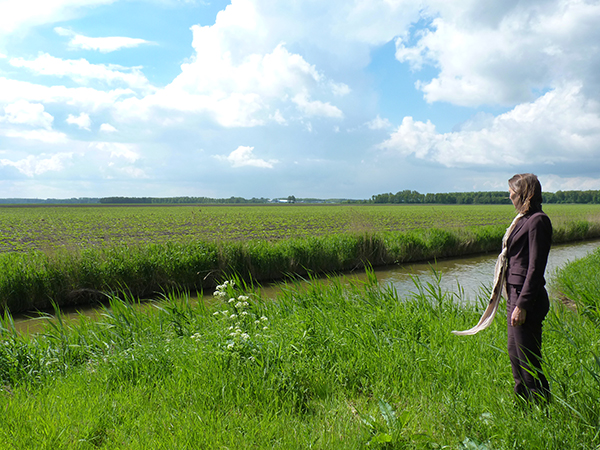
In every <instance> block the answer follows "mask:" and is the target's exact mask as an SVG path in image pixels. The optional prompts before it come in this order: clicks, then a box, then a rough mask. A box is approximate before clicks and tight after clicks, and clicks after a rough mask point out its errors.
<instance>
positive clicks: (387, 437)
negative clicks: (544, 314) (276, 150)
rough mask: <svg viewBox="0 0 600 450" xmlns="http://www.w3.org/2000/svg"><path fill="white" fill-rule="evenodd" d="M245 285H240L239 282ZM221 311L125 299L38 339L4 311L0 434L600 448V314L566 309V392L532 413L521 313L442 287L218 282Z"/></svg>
mask: <svg viewBox="0 0 600 450" xmlns="http://www.w3.org/2000/svg"><path fill="white" fill-rule="evenodd" d="M240 284H241V283H238V285H240ZM219 292H223V293H224V294H223V295H222V297H221V296H217V299H219V301H217V302H216V303H215V304H214V305H212V306H211V307H204V306H202V305H197V306H193V305H190V304H189V303H187V302H186V300H185V298H183V299H177V298H171V299H167V300H166V301H164V302H162V303H159V304H157V305H156V308H155V309H154V310H153V312H150V313H149V312H148V311H146V312H140V311H138V310H136V309H135V308H133V307H132V306H131V305H129V304H127V303H123V302H121V301H120V300H118V299H113V300H112V302H111V308H110V309H107V310H106V311H105V313H104V317H103V319H102V320H99V321H97V322H92V321H89V320H86V319H83V318H82V322H80V323H78V324H76V325H72V326H67V325H66V324H62V323H61V322H53V325H49V327H48V329H47V331H46V332H45V333H43V334H41V335H37V336H32V337H21V336H19V335H17V334H16V333H12V332H11V331H10V328H11V327H10V322H9V320H8V318H6V319H5V321H4V323H3V326H4V331H3V344H2V346H0V377H1V383H2V385H3V386H4V387H3V390H2V392H1V393H0V398H2V405H3V408H0V444H1V446H2V448H15V449H24V448H27V449H53V450H54V449H57V450H58V449H91V448H107V449H108V448H119V449H147V448H153V449H198V448H236V449H243V448H282V449H294V448H297V449H306V448H316V449H333V448H340V449H352V448H414V449H432V448H452V449H537V448H543V449H561V450H562V449H565V448H569V449H597V448H598V445H600V437H599V434H600V405H599V404H598V401H597V399H598V394H599V392H600V382H599V380H600V361H598V358H597V356H596V355H598V352H599V351H600V348H599V347H598V346H599V345H600V344H599V342H600V340H599V331H598V327H597V325H596V324H594V323H593V322H591V321H590V320H588V319H587V318H586V317H585V316H582V315H578V314H575V313H573V312H572V311H569V310H567V309H564V308H562V307H561V306H560V305H553V307H552V311H551V313H550V315H549V317H548V319H547V321H546V324H545V345H544V355H545V367H546V371H547V374H548V376H549V378H550V380H551V383H552V385H551V387H552V391H553V394H554V401H553V403H551V404H550V405H549V406H548V407H547V409H541V408H538V407H535V406H533V407H525V408H523V407H519V406H517V407H515V405H514V399H513V396H512V381H511V373H510V367H509V361H508V356H507V354H506V351H505V346H506V330H505V321H504V318H503V317H502V316H503V314H501V313H500V314H499V317H497V318H496V321H495V322H494V324H493V325H492V326H491V327H490V328H489V329H487V330H485V331H484V332H482V333H480V334H479V335H476V336H472V337H456V336H453V335H452V334H451V333H450V331H451V330H454V329H465V328H467V327H470V326H471V325H473V324H474V323H475V322H476V321H477V320H478V317H479V314H480V312H481V309H482V307H481V306H479V307H474V306H471V307H469V306H458V305H459V304H460V302H456V301H455V300H456V299H455V298H453V297H452V296H451V295H449V294H447V293H444V292H441V291H440V290H439V289H438V287H437V286H436V285H427V286H420V287H419V289H415V292H419V294H416V295H414V296H413V297H411V298H405V299H399V298H398V297H397V294H396V292H395V291H394V290H393V288H390V287H387V286H379V285H377V281H376V280H375V277H374V276H371V277H370V278H369V281H367V282H365V283H363V284H356V285H354V286H342V285H341V284H339V283H337V282H334V283H331V284H329V285H327V286H325V285H323V284H319V283H317V282H313V283H312V284H310V285H309V286H308V287H305V288H303V289H302V290H300V289H299V288H294V287H293V286H290V287H289V288H288V289H286V290H285V291H284V293H283V294H281V295H280V296H279V297H278V298H277V299H276V301H270V302H262V301H261V299H260V296H259V295H255V294H253V293H252V292H250V290H249V289H236V288H235V287H232V286H231V285H227V286H223V285H221V287H220V288H219Z"/></svg>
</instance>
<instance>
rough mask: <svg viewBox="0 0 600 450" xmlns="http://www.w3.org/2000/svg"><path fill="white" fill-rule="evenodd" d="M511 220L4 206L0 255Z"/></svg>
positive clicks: (556, 210) (469, 211)
mask: <svg viewBox="0 0 600 450" xmlns="http://www.w3.org/2000/svg"><path fill="white" fill-rule="evenodd" d="M546 209H547V212H548V214H549V215H550V217H551V218H552V220H553V222H555V223H556V224H560V223H563V222H570V221H573V220H585V221H589V222H595V221H599V220H600V205H548V206H547V208H546ZM513 216H514V209H513V208H512V206H508V205H476V206H475V205H360V206H357V205H311V206H309V205H306V206H303V205H302V206H301V205H272V206H270V205H265V206H179V207H168V206H146V207H135V206H131V207H101V206H89V207H77V208H71V207H37V208H29V207H19V208H15V207H2V208H0V253H2V252H14V251H17V252H27V251H31V250H40V251H43V252H45V253H53V252H56V251H58V250H59V249H65V248H66V249H74V250H83V249H88V248H90V247H105V246H113V245H123V244H126V245H132V244H139V243H155V244H157V243H165V242H187V241H193V240H203V241H240V240H244V241H245V240H268V241H273V240H281V239H290V238H306V237H314V236H326V235H334V234H340V233H365V232H366V233H378V232H389V231H402V232H407V231H411V230H416V229H427V228H439V229H456V228H465V227H479V226H487V225H504V226H505V225H506V224H508V223H509V222H510V220H511V218H512V217H513Z"/></svg>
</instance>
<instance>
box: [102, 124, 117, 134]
mask: <svg viewBox="0 0 600 450" xmlns="http://www.w3.org/2000/svg"><path fill="white" fill-rule="evenodd" d="M100 131H101V132H102V133H114V132H115V131H117V129H116V128H115V127H113V126H112V125H111V124H110V123H103V124H102V125H100Z"/></svg>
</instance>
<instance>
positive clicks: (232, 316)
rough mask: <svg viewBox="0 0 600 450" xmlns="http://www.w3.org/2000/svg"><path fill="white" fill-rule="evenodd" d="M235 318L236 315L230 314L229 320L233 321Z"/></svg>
mask: <svg viewBox="0 0 600 450" xmlns="http://www.w3.org/2000/svg"><path fill="white" fill-rule="evenodd" d="M236 317H237V314H232V315H230V316H229V318H230V319H235V318H236Z"/></svg>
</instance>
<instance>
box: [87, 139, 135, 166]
mask: <svg viewBox="0 0 600 450" xmlns="http://www.w3.org/2000/svg"><path fill="white" fill-rule="evenodd" d="M90 148H91V149H93V150H99V151H101V152H104V153H108V154H109V155H110V157H111V158H123V159H125V160H126V161H129V162H132V163H133V162H135V161H137V160H138V159H140V157H141V156H140V153H139V151H138V149H137V146H136V145H134V144H123V143H119V142H93V143H91V144H90Z"/></svg>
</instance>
